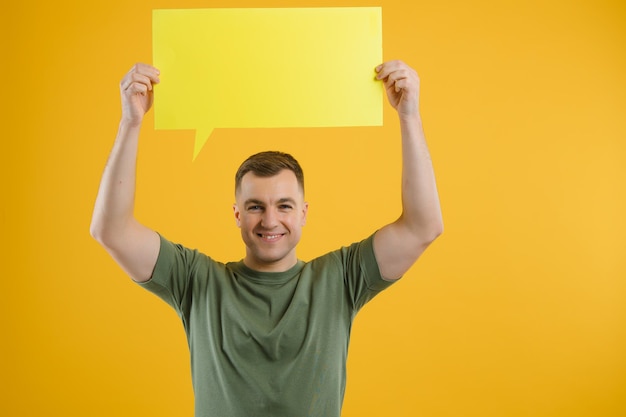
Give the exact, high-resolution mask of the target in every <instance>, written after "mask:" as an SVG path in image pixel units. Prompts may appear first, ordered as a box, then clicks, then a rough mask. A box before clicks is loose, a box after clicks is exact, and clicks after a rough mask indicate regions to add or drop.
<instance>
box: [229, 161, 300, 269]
mask: <svg viewBox="0 0 626 417" xmlns="http://www.w3.org/2000/svg"><path fill="white" fill-rule="evenodd" d="M235 198H236V203H235V204H234V205H233V210H234V214H235V220H236V222H237V226H238V227H239V228H240V229H241V237H242V239H243V241H244V243H245V244H246V257H245V258H244V264H245V265H246V266H248V267H250V268H252V269H255V270H257V271H273V272H280V271H285V270H287V269H289V268H291V267H292V266H294V265H295V264H296V262H297V257H296V251H295V248H296V245H297V244H298V242H299V241H300V236H301V234H302V230H301V229H302V226H304V224H305V223H306V214H307V210H308V205H307V203H305V202H304V178H303V174H302V168H301V167H300V165H299V164H298V162H297V161H296V160H295V159H294V158H293V157H292V156H291V155H288V154H286V153H282V152H262V153H258V154H256V155H252V156H251V157H250V158H248V159H247V160H246V161H244V163H243V164H242V165H241V167H240V168H239V170H238V171H237V174H236V176H235Z"/></svg>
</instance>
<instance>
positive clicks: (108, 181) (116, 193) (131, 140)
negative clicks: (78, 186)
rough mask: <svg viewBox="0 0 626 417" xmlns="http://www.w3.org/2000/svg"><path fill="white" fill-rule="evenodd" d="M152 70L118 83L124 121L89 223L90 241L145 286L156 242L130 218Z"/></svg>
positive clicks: (154, 78)
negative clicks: (101, 248)
mask: <svg viewBox="0 0 626 417" xmlns="http://www.w3.org/2000/svg"><path fill="white" fill-rule="evenodd" d="M158 76H159V72H158V71H157V70H156V68H154V67H152V66H150V65H146V64H137V65H135V66H134V67H133V68H132V69H131V70H130V71H129V72H128V73H127V74H126V75H125V76H124V78H123V79H122V81H121V83H120V92H121V96H122V119H121V121H120V126H119V130H118V132H117V138H116V139H115V143H114V145H113V149H112V151H111V154H110V155H109V160H108V162H107V165H106V167H105V169H104V173H103V174H102V179H101V181H100V189H99V191H98V196H97V198H96V204H95V208H94V211H93V216H92V219H91V228H90V231H91V235H92V236H93V237H94V238H95V239H96V240H97V241H98V242H99V243H100V244H101V245H102V246H103V247H104V248H105V249H106V250H107V252H109V254H110V255H111V256H112V257H113V258H114V259H115V260H116V261H117V263H118V264H119V265H120V266H121V267H122V268H123V269H124V270H125V271H126V272H127V273H128V274H129V275H130V277H131V278H132V279H133V280H135V281H138V282H143V281H147V280H149V279H150V277H151V276H152V271H153V270H154V266H155V264H156V260H157V257H158V255H159V245H160V242H159V236H158V235H157V233H156V232H155V231H153V230H151V229H149V228H147V227H145V226H143V225H141V224H140V223H139V222H138V221H137V220H136V219H135V217H134V213H133V212H134V207H135V171H136V167H137V147H138V141H139V131H140V129H141V123H142V121H143V117H144V115H145V114H146V112H147V111H148V110H149V109H150V107H151V106H152V102H153V98H154V94H153V89H152V86H153V84H156V83H158V82H159V78H158Z"/></svg>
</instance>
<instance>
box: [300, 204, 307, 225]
mask: <svg viewBox="0 0 626 417" xmlns="http://www.w3.org/2000/svg"><path fill="white" fill-rule="evenodd" d="M308 213H309V203H307V202H306V201H305V202H304V205H303V206H302V222H301V223H300V224H301V225H302V226H304V225H305V224H306V216H307V214H308Z"/></svg>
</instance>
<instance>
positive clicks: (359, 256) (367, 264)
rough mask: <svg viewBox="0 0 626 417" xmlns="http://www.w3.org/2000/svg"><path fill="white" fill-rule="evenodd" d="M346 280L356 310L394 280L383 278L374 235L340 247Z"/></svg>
mask: <svg viewBox="0 0 626 417" xmlns="http://www.w3.org/2000/svg"><path fill="white" fill-rule="evenodd" d="M340 254H341V259H342V262H343V266H344V271H345V275H344V280H345V284H346V288H347V291H348V295H349V297H350V299H351V301H352V306H353V309H354V310H359V309H360V308H361V307H363V306H364V305H365V304H366V303H367V302H368V301H370V300H371V299H372V298H374V297H375V296H376V295H377V294H378V293H380V292H381V291H383V290H384V289H386V288H389V287H390V286H391V285H392V284H393V283H394V281H386V280H384V279H383V277H382V275H381V273H380V269H379V267H378V262H377V261H376V256H375V254H374V235H371V236H370V237H368V238H367V239H365V240H363V241H361V242H358V243H353V244H352V245H350V246H348V247H345V248H342V249H340Z"/></svg>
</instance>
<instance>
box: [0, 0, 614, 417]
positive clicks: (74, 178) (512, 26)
mask: <svg viewBox="0 0 626 417" xmlns="http://www.w3.org/2000/svg"><path fill="white" fill-rule="evenodd" d="M409 4H410V5H409ZM332 5H336V2H333V1H308V2H302V1H291V2H288V1H268V2H259V1H247V2H246V1H232V2H226V1H220V2H208V1H205V2H201V1H191V0H190V1H186V2H180V1H167V0H163V1H159V2H149V1H145V0H138V1H122V0H109V1H106V2H96V3H94V2H87V1H70V0H59V1H57V2H48V1H43V0H36V1H35V2H11V5H10V6H8V9H7V6H6V5H5V6H4V8H3V11H2V13H1V16H2V17H1V18H0V19H1V21H0V23H1V24H0V31H1V32H0V42H1V44H0V45H1V52H2V59H1V65H0V75H1V78H0V79H1V81H2V100H0V106H2V108H1V109H0V110H1V112H0V114H1V115H2V130H3V133H2V148H1V150H0V159H1V160H0V181H1V182H2V187H1V193H2V204H1V209H0V222H2V223H1V225H2V226H1V230H2V232H1V233H2V264H3V267H2V270H3V273H2V279H1V280H0V286H1V291H0V294H1V295H0V325H1V326H2V332H3V342H2V344H0V346H1V347H0V364H1V366H0V383H1V385H2V386H1V387H0V415H3V416H35V415H63V416H87V415H89V416H120V417H121V416H135V415H149V416H153V417H158V416H191V415H192V401H193V398H192V392H191V384H190V376H189V365H188V353H187V346H186V341H185V338H184V333H183V330H182V327H181V326H180V324H179V322H178V319H177V317H176V315H175V313H174V312H173V311H172V310H170V308H169V307H167V306H166V305H165V304H163V303H162V302H161V301H160V300H158V299H157V298H156V297H154V296H153V295H151V294H149V293H147V292H145V291H143V290H142V289H141V288H138V287H137V286H135V285H134V284H132V283H131V282H130V281H129V279H127V278H126V277H125V276H124V274H123V273H122V272H121V270H120V269H119V268H118V267H117V266H116V265H115V264H114V262H113V261H112V260H111V259H110V258H109V257H108V256H107V255H106V253H105V252H104V250H102V249H101V248H100V247H99V246H98V245H97V244H96V243H95V241H93V240H92V239H91V238H90V236H89V233H88V228H89V221H90V216H91V209H92V206H93V202H94V198H95V195H96V191H97V186H98V182H99V178H100V174H101V172H102V169H103V167H104V164H105V161H106V158H107V155H108V152H109V149H110V147H111V145H112V142H113V138H114V136H115V133H116V128H117V122H118V118H119V114H120V110H119V95H118V82H119V80H120V79H121V77H122V76H123V74H124V73H125V72H126V71H127V70H128V68H129V67H130V66H131V65H132V64H133V63H134V62H135V61H146V62H150V60H151V56H152V52H151V22H150V19H151V9H153V8H175V7H189V8H191V7H252V6H254V7H275V6H280V7H285V6H332ZM341 5H342V6H382V8H383V39H384V56H385V59H392V58H402V59H404V60H405V61H407V62H409V63H410V64H412V65H413V66H414V67H415V68H416V69H417V70H418V72H419V73H420V75H421V79H422V115H423V118H424V122H425V128H426V133H427V137H428V141H429V145H430V149H431V153H432V156H433V159H434V162H435V168H436V171H437V176H438V182H439V189H440V194H441V200H442V206H443V210H444V218H445V226H446V231H445V234H444V236H442V237H441V238H440V240H438V241H437V242H436V243H435V244H434V245H433V246H432V247H431V248H430V249H429V250H428V252H427V253H426V254H425V255H424V257H423V258H422V259H421V260H420V261H419V262H418V264H417V265H416V266H415V267H414V268H413V269H412V270H411V271H410V272H409V273H408V274H407V276H406V277H405V279H403V280H402V281H401V282H400V283H398V284H397V285H396V286H394V287H392V289H390V290H389V291H388V292H386V293H384V294H383V295H381V296H380V297H379V298H377V299H376V300H375V301H374V302H372V303H371V304H370V305H368V306H367V307H366V308H365V309H364V310H363V312H362V313H361V314H360V316H359V317H358V318H357V321H356V323H355V328H354V332H353V339H352V344H351V356H350V361H349V375H348V389H347V393H346V401H345V406H344V416H346V417H350V416H423V417H443V416H480V417H491V416H493V417H496V416H539V417H544V416H545V417H548V416H549V417H553V416H567V417H576V416H594V417H595V416H611V417H613V416H614V417H617V416H624V415H626V307H625V306H626V303H625V301H626V256H624V253H623V252H624V249H625V248H626V238H625V237H624V236H625V235H626V221H625V220H624V213H626V185H625V182H626V80H625V77H624V75H625V74H626V29H625V28H626V6H625V5H624V3H623V2H621V1H578V2H573V1H564V0H563V1H547V2H546V1H538V0H537V1H516V2H501V1H495V0H481V1H475V2H467V1H456V2H455V1H451V0H442V1H437V2H435V1H428V2H426V1H423V2H420V1H416V2H409V1H407V0H380V1H379V2H376V3H374V2H371V1H361V2H356V1H350V0H347V1H344V2H342V3H341ZM329 65H332V63H329ZM330 99H332V97H329V100H330ZM152 124H153V118H152V114H150V115H149V116H148V120H147V123H146V126H145V128H144V130H143V132H142V138H141V146H140V148H141V149H140V161H139V174H138V185H139V186H138V195H137V215H138V217H139V218H140V219H141V220H143V221H144V222H145V223H146V224H148V225H150V226H152V227H154V228H156V229H157V230H159V231H161V232H162V233H164V234H166V235H167V236H168V237H169V238H171V239H173V240H178V241H181V242H184V243H186V244H187V245H189V246H194V247H199V248H200V249H202V250H203V251H206V252H208V253H210V254H212V255H213V256H214V257H215V258H217V259H220V260H232V259H238V258H240V257H241V256H242V255H243V245H242V244H241V242H240V237H239V231H238V229H237V228H236V227H235V224H234V221H233V220H232V218H231V216H232V214H231V203H232V202H233V195H232V175H233V173H234V170H235V169H236V166H237V165H238V164H239V162H240V161H241V160H242V159H243V158H244V157H246V156H248V155H249V154H251V153H253V152H255V151H258V150H262V149H267V148H272V149H282V150H286V151H288V152H292V153H293V154H294V155H295V156H296V157H298V158H299V159H300V161H301V163H302V164H303V166H304V169H305V173H306V175H307V177H308V178H307V181H308V183H307V193H308V195H307V198H308V200H309V202H310V206H311V207H310V211H309V223H308V224H307V226H306V228H305V231H304V238H303V242H302V244H301V246H300V252H299V254H300V256H301V257H302V258H304V259H310V258H311V257H313V256H315V255H317V254H320V253H322V252H324V251H327V250H330V249H334V248H336V247H338V246H339V245H342V244H347V243H350V242H352V241H354V240H356V239H360V238H362V237H365V236H366V235H368V234H369V233H370V232H372V231H373V230H374V229H375V228H376V227H379V226H381V225H383V224H385V223H386V222H388V221H391V220H393V219H394V218H395V216H396V215H397V214H398V210H399V196H398V191H399V181H398V179H399V166H398V165H399V161H400V155H399V142H398V134H397V132H398V126H397V122H396V120H395V115H394V113H393V111H392V110H391V109H390V108H389V106H388V105H387V104H386V107H385V125H384V127H380V128H341V129H284V130H281V129H271V130H270V129H268V130H261V129H249V130H247V129H246V130H244V129H242V130H220V129H218V130H216V131H215V132H214V133H213V135H212V136H211V138H210V140H209V142H208V143H207V146H206V147H205V148H204V150H203V151H202V153H201V154H200V155H199V156H198V158H197V159H196V161H195V162H193V163H192V162H191V155H192V152H193V141H194V133H193V132H191V131H155V130H154V129H153V128H152Z"/></svg>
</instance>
